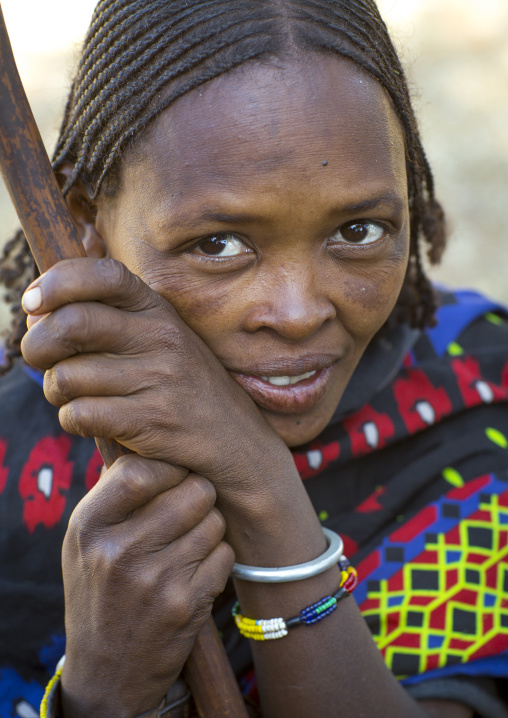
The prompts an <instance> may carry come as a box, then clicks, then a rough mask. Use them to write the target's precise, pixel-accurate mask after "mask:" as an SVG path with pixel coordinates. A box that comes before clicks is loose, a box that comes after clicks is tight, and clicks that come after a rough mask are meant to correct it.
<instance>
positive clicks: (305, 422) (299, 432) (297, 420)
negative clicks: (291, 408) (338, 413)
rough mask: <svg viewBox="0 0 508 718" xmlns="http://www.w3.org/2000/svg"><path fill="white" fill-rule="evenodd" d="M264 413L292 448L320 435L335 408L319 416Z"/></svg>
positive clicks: (273, 427)
mask: <svg viewBox="0 0 508 718" xmlns="http://www.w3.org/2000/svg"><path fill="white" fill-rule="evenodd" d="M262 413H263V414H264V416H265V419H266V420H267V421H268V423H269V424H270V426H271V427H272V429H274V431H275V432H276V433H277V434H278V435H279V436H280V438H281V439H282V441H283V442H284V443H285V444H286V446H288V447H289V448H290V449H292V448H296V447H297V446H302V445H303V444H307V443H308V442H309V441H312V440H313V439H315V438H316V437H317V436H319V434H320V433H321V432H322V431H323V429H324V428H325V427H326V426H327V425H328V422H329V421H330V419H331V418H332V416H333V410H332V411H330V413H329V416H328V415H327V416H323V415H321V416H319V417H308V416H292V417H290V416H280V415H279V416H276V415H274V414H270V413H269V412H265V411H263V412H262Z"/></svg>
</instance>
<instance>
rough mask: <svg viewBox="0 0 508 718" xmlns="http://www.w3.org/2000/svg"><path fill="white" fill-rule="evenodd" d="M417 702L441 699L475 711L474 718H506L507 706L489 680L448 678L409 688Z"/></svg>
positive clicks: (492, 681)
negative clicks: (461, 704)
mask: <svg viewBox="0 0 508 718" xmlns="http://www.w3.org/2000/svg"><path fill="white" fill-rule="evenodd" d="M407 690H408V691H409V693H410V694H411V695H412V696H413V698H414V699H415V700H417V701H423V700H432V699H441V700H446V701H455V702H456V703H463V704H464V705H466V706H469V708H472V709H473V710H474V711H475V718H508V706H507V704H506V703H505V702H504V701H502V699H501V698H500V697H499V695H498V687H497V683H496V681H494V680H492V679H489V678H469V679H468V680H465V679H463V678H448V679H440V680H434V681H425V682H424V683H421V684H419V685H417V686H410V687H409V688H408V689H407Z"/></svg>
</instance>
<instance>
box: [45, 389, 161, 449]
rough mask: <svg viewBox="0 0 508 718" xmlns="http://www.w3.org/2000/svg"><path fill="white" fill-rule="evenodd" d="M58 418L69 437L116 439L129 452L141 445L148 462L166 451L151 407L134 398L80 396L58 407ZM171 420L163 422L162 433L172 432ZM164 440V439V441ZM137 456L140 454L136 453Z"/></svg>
mask: <svg viewBox="0 0 508 718" xmlns="http://www.w3.org/2000/svg"><path fill="white" fill-rule="evenodd" d="M58 418H59V420H60V424H61V425H62V428H63V429H64V430H65V431H67V432H68V433H69V434H74V435H76V436H82V437H84V438H92V437H96V438H99V439H116V440H117V441H118V442H119V443H120V444H123V445H124V446H126V447H127V448H128V449H130V450H131V451H136V452H137V449H138V448H139V446H141V445H144V446H145V451H143V452H141V453H143V455H144V456H146V458H148V459H155V458H162V456H161V454H160V451H159V453H158V454H157V455H155V454H154V455H151V454H149V452H150V448H151V447H153V448H154V451H157V449H159V450H164V449H165V448H167V447H166V446H165V443H164V442H163V443H161V436H160V435H159V434H160V431H161V430H160V428H158V426H157V424H156V423H155V424H154V421H157V420H158V417H154V416H153V405H146V406H145V405H144V404H143V405H141V403H140V402H139V401H138V398H137V397H136V396H135V395H134V396H114V397H100V396H97V397H88V396H85V397H80V398H78V399H73V400H72V401H70V402H69V403H68V404H65V405H64V406H62V407H61V409H60V411H59V414H58ZM171 426H172V425H171V417H170V416H167V417H166V420H165V427H164V428H165V430H166V431H171ZM166 441H167V439H166ZM137 453H139V452H137Z"/></svg>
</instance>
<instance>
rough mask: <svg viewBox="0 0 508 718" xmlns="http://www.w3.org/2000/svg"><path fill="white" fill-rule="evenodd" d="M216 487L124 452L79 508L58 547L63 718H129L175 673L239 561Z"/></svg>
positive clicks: (154, 700)
mask: <svg viewBox="0 0 508 718" xmlns="http://www.w3.org/2000/svg"><path fill="white" fill-rule="evenodd" d="M215 499H216V495H215V489H214V487H213V486H212V484H211V483H210V482H209V481H208V480H207V479H204V478H202V477H200V476H197V475H196V474H190V473H188V472H187V470H185V469H182V468H179V467H174V466H170V465H168V464H165V463H163V462H159V461H154V460H148V459H144V458H141V457H139V456H136V455H127V456H124V457H122V458H120V459H119V460H118V461H116V462H115V464H114V465H113V466H112V467H111V468H110V469H109V470H108V471H107V472H106V473H105V474H104V475H103V476H102V478H101V480H100V481H99V483H98V484H97V485H96V486H95V487H94V489H92V491H91V492H90V493H89V494H88V495H87V496H86V497H85V498H84V499H83V500H82V501H81V502H80V504H79V505H78V506H77V508H76V509H75V511H74V513H73V515H72V517H71V520H70V523H69V529H68V531H67V535H66V537H65V541H64V547H63V574H64V588H65V598H66V616H65V622H66V633H67V649H66V662H65V667H64V671H63V675H62V691H63V693H62V696H63V706H64V714H65V716H66V718H67V717H70V718H84V717H85V716H87V717H89V716H91V715H93V716H94V718H102V717H106V716H108V717H109V716H112V715H114V716H115V717H116V718H124V717H125V718H132V717H133V716H136V715H139V714H141V713H143V712H145V711H148V710H150V709H152V708H155V707H156V706H157V705H158V704H159V703H160V701H161V699H162V697H163V696H164V694H165V693H166V691H167V690H168V689H169V688H170V686H171V685H172V683H173V682H174V681H175V680H176V678H177V676H178V674H179V673H180V671H181V669H182V667H183V664H184V663H185V660H186V659H187V656H188V655H189V653H190V650H191V648H192V645H193V642H194V638H195V636H196V634H197V632H198V631H199V629H200V628H201V626H202V625H203V623H204V622H205V621H206V619H207V618H208V617H209V615H210V612H211V608H212V603H213V600H214V599H215V597H216V596H217V595H218V594H219V593H221V591H223V589H224V586H225V583H226V580H227V577H228V575H229V573H230V572H231V568H232V565H233V561H234V555H233V551H232V549H231V548H230V546H228V544H226V543H224V541H223V540H222V539H223V536H224V532H225V522H224V519H223V517H222V515H221V514H220V512H219V511H218V510H217V509H216V508H215V507H214V504H215Z"/></svg>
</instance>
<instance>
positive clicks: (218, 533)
mask: <svg viewBox="0 0 508 718" xmlns="http://www.w3.org/2000/svg"><path fill="white" fill-rule="evenodd" d="M225 533H226V522H225V520H224V517H223V516H222V514H221V512H220V511H219V510H218V509H217V508H214V507H213V506H212V508H211V509H210V510H209V511H208V513H207V514H206V516H205V517H204V518H203V519H202V520H201V521H200V522H199V523H197V524H196V525H195V526H194V527H192V528H191V530H189V531H187V532H186V533H185V534H183V535H181V536H179V537H178V538H177V539H175V540H174V541H173V542H172V544H171V545H170V549H171V553H173V554H178V555H179V556H180V557H181V559H180V563H182V562H183V565H182V570H185V571H186V572H187V574H188V576H189V578H191V577H192V576H193V575H194V573H195V572H196V570H197V568H198V566H199V564H200V563H201V561H203V560H204V559H205V558H207V556H209V555H210V553H211V552H212V551H213V550H214V549H215V548H216V547H217V546H218V545H219V543H220V542H221V541H222V539H223V538H224V534H225Z"/></svg>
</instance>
